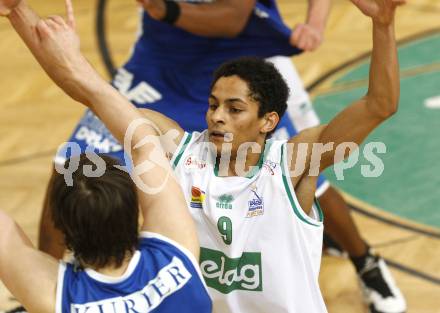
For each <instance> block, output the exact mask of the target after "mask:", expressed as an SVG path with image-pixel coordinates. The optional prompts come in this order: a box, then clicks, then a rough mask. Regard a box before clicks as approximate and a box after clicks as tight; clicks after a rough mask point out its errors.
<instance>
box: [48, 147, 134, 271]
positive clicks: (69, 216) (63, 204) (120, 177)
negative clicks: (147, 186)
mask: <svg viewBox="0 0 440 313" xmlns="http://www.w3.org/2000/svg"><path fill="white" fill-rule="evenodd" d="M99 156H100V158H101V159H102V160H104V162H105V172H104V174H103V175H102V176H100V177H87V176H86V175H85V174H84V171H83V169H84V168H87V167H89V166H92V169H93V170H95V169H96V166H97V165H96V164H95V163H93V162H92V161H91V160H89V159H88V158H87V157H86V156H85V155H84V154H82V155H80V156H78V157H73V158H71V159H69V160H68V161H67V162H66V164H68V163H69V162H78V158H79V167H78V169H77V170H76V171H75V172H74V173H73V175H72V178H73V185H72V186H68V185H67V184H66V182H65V180H64V176H63V175H61V174H59V173H57V172H54V174H53V176H52V178H51V182H50V184H49V188H50V191H49V192H50V193H49V195H50V196H49V206H50V212H51V216H52V220H53V222H54V225H55V227H56V228H58V229H59V230H61V232H62V233H63V235H64V240H65V243H66V246H67V248H69V249H70V250H71V251H72V252H73V254H74V256H75V258H76V259H77V260H78V261H80V263H82V264H83V265H88V266H95V267H98V268H102V267H104V266H107V265H115V266H120V265H122V263H123V261H124V259H125V258H126V257H127V255H130V254H132V253H134V251H135V249H136V247H137V245H138V223H139V222H138V218H139V206H138V197H137V193H136V188H135V185H134V183H133V181H132V179H131V178H130V176H129V174H128V173H126V172H124V171H122V170H120V169H118V168H116V167H115V165H119V164H118V162H117V161H116V160H115V159H113V158H111V157H109V156H105V155H99Z"/></svg>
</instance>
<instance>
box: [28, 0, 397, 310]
mask: <svg viewBox="0 0 440 313" xmlns="http://www.w3.org/2000/svg"><path fill="white" fill-rule="evenodd" d="M353 2H354V3H355V4H356V5H357V6H358V7H359V9H360V10H361V11H362V12H363V13H364V14H365V15H367V16H370V17H371V18H372V21H373V54H372V63H371V68H370V84H369V90H368V93H367V94H366V95H365V96H364V97H363V98H361V99H359V100H358V101H356V102H354V103H353V104H351V105H350V106H349V107H347V108H346V109H345V110H343V111H342V112H341V113H340V114H338V115H337V116H336V118H335V119H333V120H332V121H331V122H330V123H329V124H328V125H322V126H319V127H315V128H310V129H307V130H304V131H302V132H301V133H300V134H298V135H297V136H295V137H293V138H291V139H290V140H289V141H288V142H283V141H271V140H266V139H267V135H268V134H270V133H271V132H273V131H274V129H275V127H276V126H277V124H278V121H279V118H280V116H281V115H282V114H283V113H284V111H285V109H286V104H285V102H286V100H287V95H288V89H287V86H286V85H285V83H284V82H283V80H282V78H281V76H280V75H279V73H278V72H277V71H276V70H275V69H274V68H273V66H272V65H270V64H268V63H265V62H263V61H258V60H256V59H245V60H238V61H234V62H231V63H228V64H226V65H224V66H222V67H221V68H220V69H219V70H218V71H217V72H216V76H215V80H214V84H213V86H212V90H211V95H210V98H209V109H208V112H207V122H208V130H207V131H205V132H203V133H193V134H188V133H184V132H183V130H182V129H179V128H178V129H177V130H178V133H179V136H177V138H176V139H181V140H180V144H179V146H178V147H177V150H175V151H174V156H173V158H172V165H173V167H174V168H175V173H176V174H177V177H178V179H179V180H180V183H181V185H182V188H183V190H184V193H186V199H187V202H188V206H189V207H191V208H192V210H191V213H192V214H193V217H194V219H195V221H196V223H197V226H198V231H199V240H200V242H201V246H202V250H201V254H202V255H201V259H202V264H201V265H202V271H203V272H204V275H205V278H206V280H207V284H208V286H209V287H211V295H212V297H213V300H214V310H215V311H217V312H231V311H235V312H325V306H324V302H323V300H322V296H321V294H320V291H319V286H318V273H319V263H320V254H321V239H322V216H321V214H320V210H319V208H318V207H316V206H314V205H313V202H314V193H315V189H316V180H317V175H316V174H317V173H319V172H321V171H322V170H323V169H325V168H326V167H328V166H330V165H332V164H334V162H335V158H336V157H337V155H336V147H338V146H339V145H340V144H343V143H345V142H354V143H357V144H360V143H361V142H362V141H363V140H364V138H365V137H366V136H367V135H368V134H369V133H370V132H371V131H372V130H373V129H374V128H376V127H377V126H378V125H379V124H380V123H382V122H383V121H385V120H386V119H387V118H389V117H390V116H391V115H392V114H393V113H395V111H396V110H397V105H398V98H399V78H398V63H397V56H396V46H395V39H394V12H395V8H396V6H397V5H399V4H401V3H403V0H388V1H386V0H385V1H377V2H376V1H374V0H357V1H353ZM53 26H54V27H55V28H57V31H60V32H63V33H65V34H66V38H63V37H58V36H55V37H53V38H46V37H44V40H43V44H42V45H41V46H40V47H38V48H39V50H33V52H34V53H39V54H38V55H39V56H40V58H39V61H40V63H41V64H42V66H43V67H44V68H45V70H46V71H47V72H48V73H49V75H50V76H51V77H52V79H54V80H55V81H56V82H57V83H58V84H59V85H60V86H61V87H62V88H63V89H64V90H65V91H66V92H67V93H68V94H69V95H70V96H72V97H73V98H74V99H76V100H78V101H80V102H83V103H93V101H94V99H95V97H96V94H100V95H102V94H108V95H109V96H111V95H112V93H111V92H110V91H108V86H105V85H106V84H105V82H104V81H103V80H101V79H98V78H96V79H90V77H92V78H94V77H96V73H95V71H94V70H93V69H92V68H91V67H90V65H89V64H88V63H87V62H86V61H85V60H84V58H83V57H82V55H81V54H80V52H79V49H78V46H77V45H75V44H73V43H72V40H70V39H71V37H70V34H71V33H72V30H71V29H69V28H66V27H58V26H56V25H53ZM41 56H42V57H41ZM84 77H87V78H88V79H87V81H85V80H84ZM121 105H122V104H121ZM144 114H146V115H147V116H148V117H149V118H151V119H152V120H154V122H155V123H156V124H157V125H159V127H160V128H161V130H163V131H166V130H167V127H166V125H167V124H168V123H169V120H167V119H166V118H165V117H164V116H161V115H159V114H157V113H155V112H152V111H149V110H144ZM168 125H169V124H168ZM247 143H250V144H247ZM300 143H307V144H313V143H315V144H322V145H325V146H326V147H327V148H328V147H329V145H330V146H331V147H330V148H329V149H328V150H326V151H323V153H322V156H321V158H320V159H319V158H318V159H316V158H315V156H314V155H313V154H312V151H311V149H308V150H307V151H301V149H300V148H299V147H300V146H301V145H300ZM243 144H244V145H243ZM213 147H214V150H215V149H216V150H217V152H218V153H214V154H211V152H212V151H213ZM229 147H230V149H229V155H228V148H229ZM222 148H223V149H222ZM250 148H252V153H248V154H245V157H244V158H240V156H241V155H242V154H241V153H240V152H243V151H247V150H249V149H250ZM222 150H223V151H226V153H224V154H223V155H222V154H220V151H222ZM347 154H348V153H347ZM344 156H347V155H344ZM297 158H304V159H305V171H300V173H299V174H298V173H297V175H295V173H293V175H292V174H291V173H290V172H291V171H294V172H295V169H296V168H295V165H296V160H297ZM228 159H229V160H230V162H227V161H228ZM312 161H317V162H312ZM292 291H293V292H292Z"/></svg>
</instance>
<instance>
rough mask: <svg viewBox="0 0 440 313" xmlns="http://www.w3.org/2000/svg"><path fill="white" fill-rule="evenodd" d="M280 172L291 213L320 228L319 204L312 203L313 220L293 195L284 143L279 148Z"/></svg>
mask: <svg viewBox="0 0 440 313" xmlns="http://www.w3.org/2000/svg"><path fill="white" fill-rule="evenodd" d="M280 163H281V170H282V175H281V176H282V179H283V186H284V189H285V191H286V194H287V198H288V199H289V202H290V206H291V207H292V209H293V212H294V213H295V215H296V217H298V219H299V220H300V221H301V222H303V223H305V224H307V225H311V226H315V227H321V226H322V224H323V220H324V218H323V217H324V215H323V214H322V211H321V207H320V206H319V203H318V202H317V201H316V198H315V201H314V205H312V214H313V215H314V216H315V217H316V218H317V219H314V218H313V217H311V216H309V215H307V214H306V213H305V212H304V210H303V209H302V208H301V206H300V204H299V202H298V199H297V197H296V194H295V190H294V189H293V186H292V181H291V180H290V175H289V166H288V163H287V150H286V143H284V144H283V145H282V146H281V162H280Z"/></svg>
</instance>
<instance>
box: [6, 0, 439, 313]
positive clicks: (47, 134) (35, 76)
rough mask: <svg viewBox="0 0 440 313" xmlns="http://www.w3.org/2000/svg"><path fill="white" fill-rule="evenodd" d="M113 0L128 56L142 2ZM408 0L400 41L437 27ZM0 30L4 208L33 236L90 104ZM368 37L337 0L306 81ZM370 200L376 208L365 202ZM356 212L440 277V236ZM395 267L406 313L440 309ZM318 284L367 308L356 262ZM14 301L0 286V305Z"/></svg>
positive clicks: (331, 269)
mask: <svg viewBox="0 0 440 313" xmlns="http://www.w3.org/2000/svg"><path fill="white" fill-rule="evenodd" d="M109 1H110V4H109V8H108V10H107V13H108V18H109V25H108V26H109V42H110V45H111V48H112V54H113V56H114V58H115V60H116V61H117V63H118V64H121V62H122V61H123V60H124V59H126V57H127V54H128V52H129V47H130V45H131V43H132V42H133V41H134V38H135V30H136V26H137V16H138V15H137V9H136V7H135V5H134V4H133V3H134V2H135V1H126V0H109ZM29 2H30V3H31V5H32V6H33V7H34V8H35V9H37V11H38V12H39V13H41V14H42V15H49V14H54V13H57V14H62V13H63V3H62V1H61V0H60V1H42V0H34V1H32V0H30V1H29ZM74 2H75V3H74V4H75V7H76V15H77V24H78V26H79V32H80V35H81V38H82V49H83V51H84V53H85V54H86V55H87V57H88V58H89V60H90V61H91V63H92V64H94V66H95V67H96V68H97V69H98V70H99V71H100V72H101V73H102V74H103V75H105V71H104V67H103V64H102V63H101V60H100V57H99V54H98V48H97V44H96V41H95V33H94V14H95V3H94V2H93V1H85V0H75V1H74ZM131 2H133V3H131ZM409 2H410V3H409V4H408V5H407V6H406V7H404V8H402V9H401V10H400V11H399V14H398V18H397V21H396V25H397V37H398V38H399V39H402V38H406V37H408V36H410V35H414V34H418V33H420V32H423V31H427V30H430V29H433V28H438V27H440V19H439V16H440V2H439V1H438V0H409ZM279 3H280V7H281V9H282V12H283V15H284V17H285V18H286V20H287V21H288V23H289V24H290V25H292V26H293V25H295V23H297V22H301V21H302V20H303V18H304V16H305V12H306V1H305V0H301V1H300V0H282V1H279ZM0 38H1V40H0V51H1V54H0V56H1V57H0V73H1V75H0V95H1V98H0V112H1V113H0V206H1V209H2V210H5V211H6V212H7V213H9V214H10V215H12V216H13V217H14V218H15V219H16V220H17V222H18V223H19V224H20V225H21V226H22V227H23V228H24V230H25V231H26V233H27V234H28V235H29V236H30V237H31V239H32V240H33V241H34V242H36V236H37V227H38V218H39V214H40V209H41V204H42V199H43V194H44V190H45V186H46V183H47V180H48V175H49V169H50V167H51V158H52V155H53V153H54V152H55V150H56V149H57V147H58V145H59V144H60V143H62V142H63V141H64V140H66V139H67V138H68V136H69V134H70V132H71V131H72V129H73V127H74V125H75V123H76V122H77V121H78V118H79V116H80V115H81V113H82V112H83V108H82V107H81V106H80V105H78V104H76V103H74V102H73V101H71V100H69V99H68V98H67V97H66V96H65V95H64V94H63V93H62V92H61V91H60V90H59V89H58V88H57V87H56V86H54V85H53V84H52V83H51V82H50V81H49V79H48V78H47V77H46V76H45V75H44V73H43V72H42V71H41V70H40V68H39V66H37V64H36V63H35V61H34V60H33V58H32V57H31V55H30V53H29V52H28V51H27V50H26V48H25V47H24V45H23V44H22V43H21V41H20V40H19V38H18V37H17V36H16V34H15V33H14V31H13V30H12V29H11V27H10V26H9V25H8V23H7V21H6V20H4V19H2V20H0ZM370 38H371V34H370V23H369V21H368V19H366V18H364V17H362V16H361V14H360V13H358V11H357V10H356V9H355V8H354V7H353V6H352V5H351V4H350V2H349V1H347V0H334V1H333V11H332V13H331V16H330V19H329V23H328V28H327V32H326V41H325V43H324V44H323V46H322V47H321V48H320V49H319V50H318V51H317V52H314V53H309V54H304V55H302V56H299V57H296V58H295V60H294V61H295V64H296V65H297V67H298V69H299V71H300V73H301V75H302V77H303V79H304V81H305V83H306V84H309V83H311V82H313V81H314V80H316V79H317V78H318V77H320V76H321V75H323V74H324V73H326V72H327V71H329V70H331V69H333V68H335V67H337V66H338V65H340V64H342V63H344V62H346V61H347V60H350V59H352V58H354V57H356V56H358V55H360V54H362V53H364V52H367V51H369V50H370V48H371V39H370ZM433 53H440V52H439V51H433ZM317 92H319V90H317ZM439 196H440V194H439ZM351 201H356V200H355V199H351ZM364 207H365V208H366V209H368V210H372V211H375V209H374V208H370V207H368V206H367V205H364ZM379 214H382V213H379ZM392 218H395V217H392ZM355 219H356V222H357V223H358V225H359V227H360V229H361V231H362V234H363V236H364V237H365V238H366V239H367V240H368V241H369V242H370V243H371V244H372V245H374V246H376V247H377V250H378V251H379V252H380V253H381V254H383V255H384V256H385V257H386V258H389V259H390V260H392V261H394V262H398V263H400V264H403V265H405V266H407V267H410V268H413V269H417V270H419V271H421V272H423V273H426V274H428V275H430V276H433V277H437V278H439V277H440V261H439V260H440V240H439V239H438V238H437V239H436V238H433V237H429V236H426V235H422V234H417V233H414V232H411V231H406V230H402V229H401V228H396V227H393V226H390V225H387V224H384V223H383V222H380V221H377V220H373V219H370V218H367V217H365V216H363V215H359V214H355ZM405 223H406V221H405ZM437 231H438V230H437ZM23 270H30V269H23ZM392 271H393V274H394V276H395V277H396V279H397V281H398V284H399V286H400V287H401V289H402V290H403V292H404V294H405V296H406V297H407V301H408V305H409V310H408V312H412V313H416V312H417V313H438V312H440V286H439V284H438V282H437V284H435V283H434V282H429V281H428V280H426V279H423V278H420V277H417V276H414V275H412V274H409V273H407V272H403V271H400V270H394V269H393V270H392ZM321 286H322V289H323V293H324V295H325V300H326V303H327V305H328V308H329V311H330V312H333V313H338V312H344V313H345V312H350V313H351V312H353V313H355V312H366V311H365V310H366V309H365V307H364V306H363V305H362V303H361V295H360V291H359V288H358V286H357V282H356V278H355V274H354V270H353V268H352V267H351V265H350V263H349V262H348V261H347V260H344V259H338V258H331V257H325V258H324V260H323V264H322V273H321ZM14 304H15V303H14V302H13V301H11V299H10V296H9V294H8V293H7V291H6V290H5V288H4V287H3V286H2V285H0V310H1V309H6V308H9V307H11V306H14Z"/></svg>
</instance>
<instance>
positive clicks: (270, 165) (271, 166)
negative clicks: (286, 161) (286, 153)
mask: <svg viewBox="0 0 440 313" xmlns="http://www.w3.org/2000/svg"><path fill="white" fill-rule="evenodd" d="M276 167H277V163H275V162H272V161H270V160H266V161H264V163H263V169H265V170H266V171H267V172H269V173H270V175H272V176H273V175H275V169H276Z"/></svg>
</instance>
